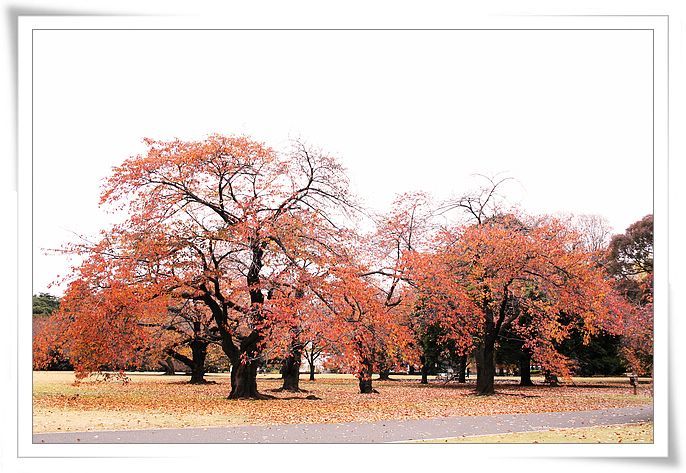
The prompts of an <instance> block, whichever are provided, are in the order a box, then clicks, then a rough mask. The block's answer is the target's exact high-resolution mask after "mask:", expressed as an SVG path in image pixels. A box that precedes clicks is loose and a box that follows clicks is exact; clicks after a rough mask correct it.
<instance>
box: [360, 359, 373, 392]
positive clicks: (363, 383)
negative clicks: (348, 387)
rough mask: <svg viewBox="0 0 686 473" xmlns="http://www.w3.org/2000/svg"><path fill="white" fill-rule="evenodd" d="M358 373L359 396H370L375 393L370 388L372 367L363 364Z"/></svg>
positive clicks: (371, 387)
mask: <svg viewBox="0 0 686 473" xmlns="http://www.w3.org/2000/svg"><path fill="white" fill-rule="evenodd" d="M362 366H363V367H362V369H361V370H360V373H359V374H358V375H357V377H358V379H359V381H360V394H371V393H373V392H376V391H375V390H374V387H373V386H372V367H371V366H370V365H369V364H363V365H362Z"/></svg>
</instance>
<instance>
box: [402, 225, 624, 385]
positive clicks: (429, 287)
mask: <svg viewBox="0 0 686 473" xmlns="http://www.w3.org/2000/svg"><path fill="white" fill-rule="evenodd" d="M412 264H413V278H414V279H415V280H416V281H417V284H418V287H419V288H420V291H419V292H420V293H421V294H422V297H423V299H422V300H423V301H424V303H425V304H426V303H427V302H426V301H429V303H430V304H433V305H434V306H435V311H434V312H435V313H436V314H437V317H449V319H450V323H449V324H445V323H443V326H444V327H445V326H448V327H449V326H453V327H454V330H455V331H456V334H455V339H456V340H462V343H463V345H464V346H465V347H468V346H469V345H471V344H474V345H475V346H476V348H477V367H478V369H477V393H478V394H482V395H484V394H486V395H487V394H492V393H493V392H494V376H495V361H494V355H495V350H496V343H497V341H498V338H499V337H500V335H501V334H502V333H503V331H504V330H505V329H508V330H510V331H511V332H514V333H516V334H518V336H519V337H521V338H522V339H523V340H524V341H525V342H524V345H525V347H526V348H527V349H528V350H530V351H531V352H532V353H533V355H534V357H535V358H536V359H537V360H538V361H539V362H540V363H541V364H542V365H543V366H544V368H546V369H548V370H550V371H552V372H555V373H558V374H562V375H564V374H567V373H568V372H569V371H568V368H569V366H568V361H567V360H566V359H565V358H564V357H563V356H562V355H560V354H559V353H558V351H557V350H556V343H558V342H560V341H561V340H563V339H564V338H566V337H567V336H568V334H569V331H570V330H571V329H572V328H573V327H574V328H580V329H581V330H582V331H583V333H584V334H585V335H586V336H590V335H592V334H594V333H596V332H597V331H598V330H600V329H604V330H608V331H615V332H617V331H619V330H621V316H622V314H621V308H622V300H621V298H620V297H619V296H618V295H617V294H616V293H614V292H613V289H612V285H611V283H610V281H608V279H607V277H606V275H605V273H604V272H603V271H602V270H601V269H599V268H598V266H597V265H596V264H595V262H594V255H593V254H592V253H589V252H587V251H585V250H584V249H583V248H582V245H580V244H579V235H578V234H577V233H575V232H573V231H570V230H569V228H567V227H566V226H565V225H563V224H561V223H560V222H559V221H556V220H554V219H545V220H543V221H533V220H532V219H527V218H525V217H523V216H522V217H519V218H515V217H514V216H513V215H502V216H499V217H497V218H489V219H484V220H482V221H481V222H480V223H478V224H474V225H469V226H461V227H453V228H446V229H445V230H444V231H443V232H441V233H440V234H439V236H438V237H437V238H436V240H435V244H434V249H433V251H431V252H428V253H424V254H418V255H416V256H415V257H414V261H413V263H412ZM442 308H443V309H442Z"/></svg>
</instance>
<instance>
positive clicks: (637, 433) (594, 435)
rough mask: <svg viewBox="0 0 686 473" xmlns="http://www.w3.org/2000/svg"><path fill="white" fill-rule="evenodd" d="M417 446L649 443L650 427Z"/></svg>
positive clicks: (646, 424) (560, 431) (516, 434)
mask: <svg viewBox="0 0 686 473" xmlns="http://www.w3.org/2000/svg"><path fill="white" fill-rule="evenodd" d="M417 443H653V423H652V422H644V423H639V424H621V425H607V426H596V427H583V428H574V429H550V430H545V431H536V432H514V433H509V434H498V435H475V436H471V437H454V438H445V439H432V440H420V441H417Z"/></svg>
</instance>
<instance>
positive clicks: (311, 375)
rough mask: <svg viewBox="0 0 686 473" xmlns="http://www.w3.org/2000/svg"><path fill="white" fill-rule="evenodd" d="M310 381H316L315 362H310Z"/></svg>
mask: <svg viewBox="0 0 686 473" xmlns="http://www.w3.org/2000/svg"><path fill="white" fill-rule="evenodd" d="M310 381H314V362H312V361H310Z"/></svg>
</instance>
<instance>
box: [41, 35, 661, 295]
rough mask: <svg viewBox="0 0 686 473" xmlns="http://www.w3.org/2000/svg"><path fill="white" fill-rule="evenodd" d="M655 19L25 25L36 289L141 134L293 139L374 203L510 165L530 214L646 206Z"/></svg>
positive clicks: (619, 227)
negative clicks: (626, 24)
mask: <svg viewBox="0 0 686 473" xmlns="http://www.w3.org/2000/svg"><path fill="white" fill-rule="evenodd" d="M651 39H652V37H651V32H650V31H280V32H279V31H272V32H268V31H233V32H229V31H36V32H35V33H34V56H33V61H34V95H33V98H34V163H33V176H34V180H33V185H34V213H33V223H34V233H33V234H34V270H33V275H34V288H33V290H34V292H41V291H46V290H49V291H50V292H52V293H55V294H60V293H61V291H62V289H61V288H59V287H52V288H50V289H48V284H49V283H50V282H51V281H54V280H55V279H56V278H57V276H58V275H63V274H64V273H65V272H66V271H67V270H68V262H67V260H65V258H63V257H61V256H55V255H46V254H45V252H44V251H43V250H44V249H46V248H56V247H59V246H60V245H61V244H63V243H65V242H67V241H69V240H72V239H73V238H74V236H73V233H72V232H76V233H81V234H90V235H93V234H95V233H96V232H97V231H98V229H100V228H102V227H103V226H105V225H106V224H107V223H108V222H109V221H111V220H112V217H111V216H108V215H107V214H106V213H105V212H104V211H103V210H102V209H100V208H98V205H97V202H98V195H99V186H100V181H101V179H102V178H103V177H105V176H106V175H107V174H108V172H109V170H110V169H111V167H112V166H114V165H116V164H118V163H120V162H121V161H122V160H124V159H125V158H126V157H128V156H130V155H132V154H136V153H138V152H140V151H142V149H143V148H142V144H141V138H142V137H152V138H173V137H180V138H189V139H197V138H202V137H203V136H205V135H207V134H209V133H213V132H220V133H227V134H231V133H240V134H248V135H251V136H252V137H254V138H256V139H258V140H262V141H265V142H267V143H268V144H270V145H272V146H275V147H277V148H278V147H281V146H284V145H286V144H287V142H288V140H289V138H295V137H301V138H303V139H305V140H306V141H307V142H309V143H311V144H314V145H318V146H321V147H322V148H324V149H326V150H327V151H329V152H331V153H332V154H335V155H337V156H339V157H340V159H341V160H342V161H343V163H344V164H345V165H346V166H347V168H348V169H349V175H350V178H351V180H352V182H353V183H354V187H355V190H356V192H357V193H358V194H359V195H360V196H361V197H362V198H364V199H365V200H366V202H367V203H368V204H369V205H370V206H371V207H374V208H377V209H382V208H384V207H385V206H387V205H388V203H389V202H390V201H391V199H392V198H393V196H394V194H395V193H399V192H403V191H407V190H426V191H430V192H432V193H433V194H434V195H436V196H437V197H439V198H443V197H447V196H450V195H451V194H452V195H458V194H460V193H463V192H465V191H467V190H469V189H470V188H472V187H474V186H475V185H477V184H478V181H476V180H475V179H474V177H472V174H474V173H483V174H495V173H504V174H505V175H507V176H511V177H514V178H515V179H517V183H515V184H510V185H509V186H508V187H507V188H506V189H505V191H506V194H507V197H508V198H509V200H510V202H512V203H520V205H521V207H522V208H524V209H525V210H527V211H529V212H532V213H542V212H546V213H556V212H572V213H584V214H588V213H590V214H599V215H602V216H604V217H606V218H607V219H608V220H609V222H610V224H611V225H612V226H613V228H614V231H615V232H617V233H619V232H623V231H624V229H625V228H626V227H627V226H628V225H629V224H631V223H632V222H634V221H636V220H638V219H639V218H641V217H642V216H644V215H645V214H647V213H650V212H652V41H651Z"/></svg>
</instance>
